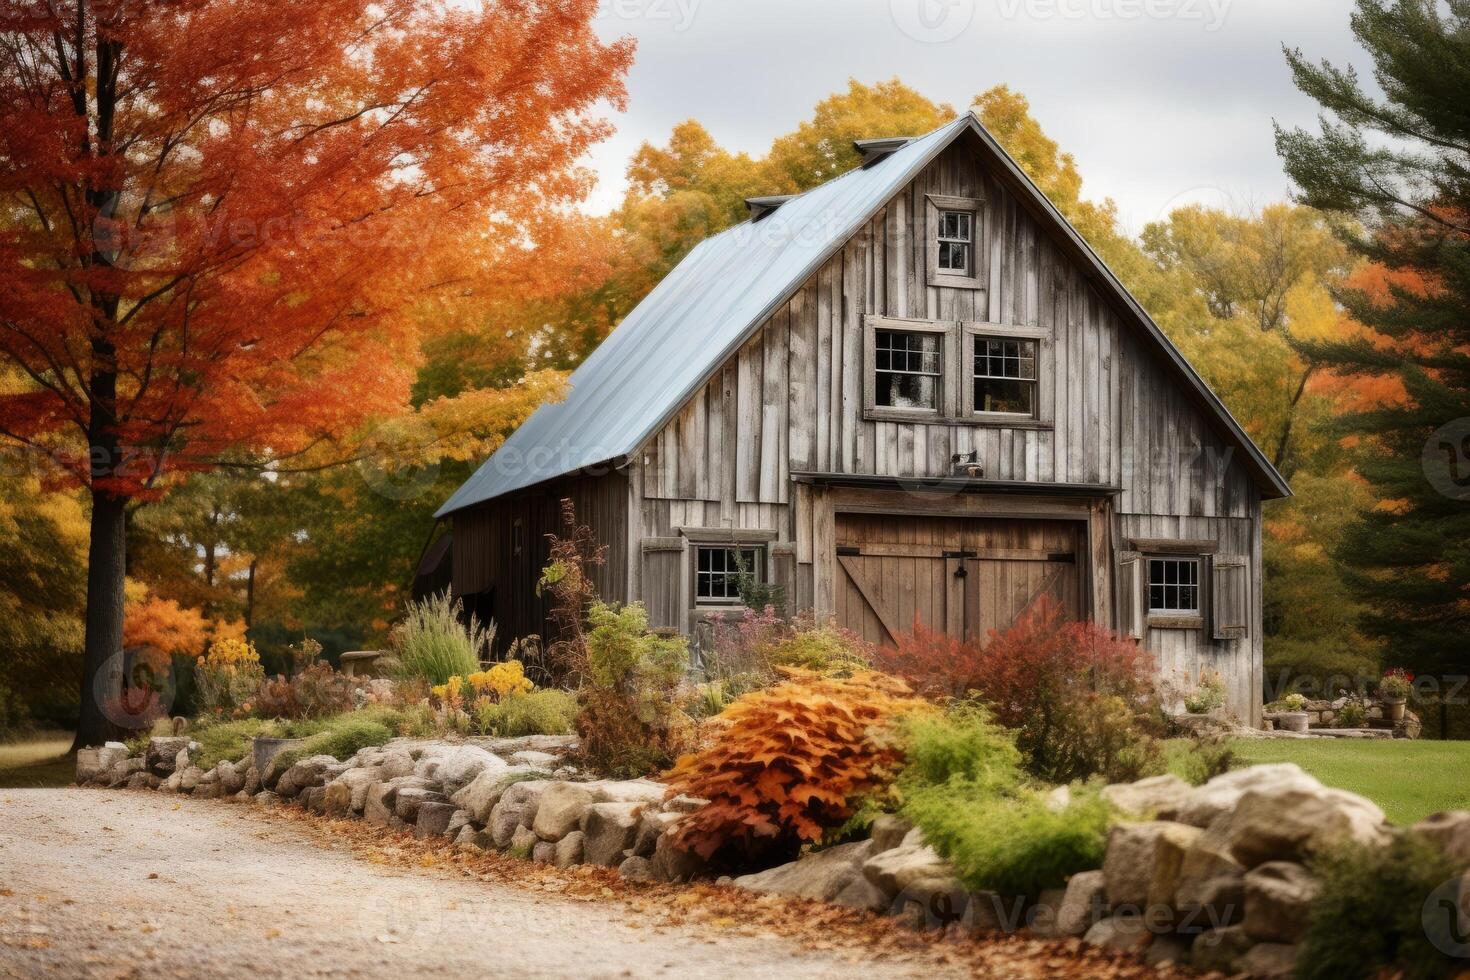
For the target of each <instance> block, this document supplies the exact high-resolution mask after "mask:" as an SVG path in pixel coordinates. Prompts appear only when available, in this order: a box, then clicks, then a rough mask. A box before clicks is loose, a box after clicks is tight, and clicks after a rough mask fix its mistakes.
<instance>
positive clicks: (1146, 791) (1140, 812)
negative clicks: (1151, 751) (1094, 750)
mask: <svg viewBox="0 0 1470 980" xmlns="http://www.w3.org/2000/svg"><path fill="white" fill-rule="evenodd" d="M1193 789H1194V787H1192V786H1190V785H1189V784H1188V783H1186V782H1185V781H1184V780H1182V779H1180V778H1179V777H1178V776H1168V775H1166V776H1150V777H1148V778H1147V779H1140V780H1138V781H1137V782H1134V783H1115V784H1113V785H1112V786H1104V787H1103V789H1102V798H1103V799H1104V800H1106V801H1107V802H1108V803H1110V804H1111V805H1112V807H1113V809H1115V810H1117V811H1118V812H1119V813H1121V814H1123V816H1125V817H1128V818H1130V819H1133V820H1153V819H1158V820H1172V819H1174V815H1175V814H1176V813H1178V812H1179V807H1180V805H1181V804H1183V802H1184V800H1185V798H1186V797H1187V796H1189V794H1190V793H1191V792H1192V791H1193Z"/></svg>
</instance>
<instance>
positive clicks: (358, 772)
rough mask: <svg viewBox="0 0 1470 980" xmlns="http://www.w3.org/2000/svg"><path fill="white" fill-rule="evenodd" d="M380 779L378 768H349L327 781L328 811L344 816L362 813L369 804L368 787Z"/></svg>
mask: <svg viewBox="0 0 1470 980" xmlns="http://www.w3.org/2000/svg"><path fill="white" fill-rule="evenodd" d="M379 779H380V774H379V770H377V769H348V770H347V771H346V772H344V773H343V774H342V775H340V776H338V777H337V778H336V779H334V780H332V781H331V782H330V783H327V793H326V807H327V812H328V813H333V814H336V815H338V816H344V817H345V816H350V815H352V814H354V813H361V812H362V810H363V807H365V806H367V792H368V788H369V787H370V786H372V785H373V784H374V783H376V782H378V781H379Z"/></svg>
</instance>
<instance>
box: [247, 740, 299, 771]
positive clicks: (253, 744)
mask: <svg viewBox="0 0 1470 980" xmlns="http://www.w3.org/2000/svg"><path fill="white" fill-rule="evenodd" d="M304 741H306V739H304V738H256V739H251V740H250V753H251V758H252V760H253V761H254V762H255V771H256V772H258V773H260V775H261V778H262V779H264V778H265V774H266V773H267V772H269V771H270V767H271V760H272V759H274V758H275V757H276V756H278V755H280V754H281V753H282V752H284V751H286V750H287V749H289V748H294V747H295V746H297V745H300V744H301V743H302V742H304Z"/></svg>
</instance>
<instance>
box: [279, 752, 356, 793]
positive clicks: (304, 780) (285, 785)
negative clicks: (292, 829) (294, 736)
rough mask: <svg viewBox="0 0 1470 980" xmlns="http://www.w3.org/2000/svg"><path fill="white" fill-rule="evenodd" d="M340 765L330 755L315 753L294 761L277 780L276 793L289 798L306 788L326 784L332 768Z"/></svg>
mask: <svg viewBox="0 0 1470 980" xmlns="http://www.w3.org/2000/svg"><path fill="white" fill-rule="evenodd" d="M277 758H284V757H283V756H278V757H277ZM340 765H341V763H339V762H338V761H337V760H336V759H334V758H332V757H331V756H329V755H313V756H310V757H308V758H305V759H302V760H300V761H299V762H294V763H292V764H291V765H290V766H289V767H287V768H286V770H285V771H284V772H282V773H281V775H280V778H279V779H277V780H276V785H275V791H276V795H277V796H280V797H283V798H285V799H288V800H289V799H291V798H292V797H294V796H295V795H296V794H297V793H300V792H301V791H302V790H304V789H308V788H310V787H313V786H322V785H325V784H326V781H327V779H328V778H329V777H330V775H331V774H332V770H333V769H334V768H336V767H339V766H340Z"/></svg>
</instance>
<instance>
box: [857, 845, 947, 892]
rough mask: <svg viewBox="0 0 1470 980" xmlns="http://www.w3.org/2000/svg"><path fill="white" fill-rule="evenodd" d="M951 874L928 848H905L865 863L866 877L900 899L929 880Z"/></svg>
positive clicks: (943, 862) (879, 855)
mask: <svg viewBox="0 0 1470 980" xmlns="http://www.w3.org/2000/svg"><path fill="white" fill-rule="evenodd" d="M950 874H951V871H950V868H949V865H948V864H946V863H945V861H944V859H943V858H941V857H940V856H939V855H938V854H937V853H936V852H935V851H934V849H933V848H931V847H929V846H927V845H924V844H901V845H899V846H898V847H895V848H893V849H891V850H887V851H884V852H883V853H881V854H874V855H873V856H872V857H870V858H868V859H867V860H866V861H864V862H863V875H864V877H866V878H867V879H868V880H869V881H870V882H872V883H873V884H874V885H876V886H877V887H878V888H879V889H881V890H882V891H883V893H884V894H886V895H890V896H892V895H897V894H898V893H899V892H901V891H903V890H904V889H905V888H907V887H908V886H909V885H911V884H913V883H914V882H916V881H921V880H923V879H925V878H947V877H949V876H950Z"/></svg>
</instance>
